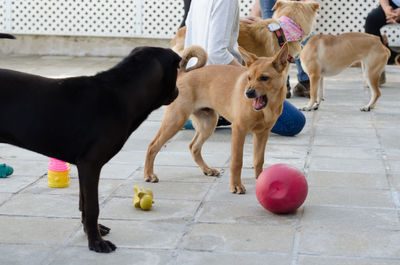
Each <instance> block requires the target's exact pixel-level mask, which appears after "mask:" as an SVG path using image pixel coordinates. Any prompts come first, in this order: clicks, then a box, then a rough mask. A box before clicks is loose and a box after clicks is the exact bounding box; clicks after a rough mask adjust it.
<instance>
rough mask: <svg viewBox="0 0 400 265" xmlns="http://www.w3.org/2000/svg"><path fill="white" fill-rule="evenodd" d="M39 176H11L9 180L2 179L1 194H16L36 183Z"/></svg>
mask: <svg viewBox="0 0 400 265" xmlns="http://www.w3.org/2000/svg"><path fill="white" fill-rule="evenodd" d="M38 179H39V177H38V176H21V175H15V174H13V175H11V176H9V177H7V178H0V192H10V193H16V192H19V191H21V190H23V189H24V188H26V187H28V186H29V185H31V184H32V183H35V182H36V181H37V180H38Z"/></svg>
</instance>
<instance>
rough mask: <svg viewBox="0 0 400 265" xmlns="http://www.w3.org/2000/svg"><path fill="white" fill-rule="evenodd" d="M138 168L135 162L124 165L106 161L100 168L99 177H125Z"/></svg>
mask: <svg viewBox="0 0 400 265" xmlns="http://www.w3.org/2000/svg"><path fill="white" fill-rule="evenodd" d="M134 164H136V165H134ZM139 168H140V167H139V166H138V165H137V163H131V164H129V163H127V164H126V165H125V164H123V165H121V164H113V163H107V164H105V165H104V166H103V168H102V169H101V173H100V179H127V178H129V177H130V176H131V175H132V174H133V173H135V172H136V171H137V170H138V169H139Z"/></svg>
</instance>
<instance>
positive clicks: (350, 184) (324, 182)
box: [307, 171, 389, 189]
mask: <svg viewBox="0 0 400 265" xmlns="http://www.w3.org/2000/svg"><path fill="white" fill-rule="evenodd" d="M307 182H308V185H309V186H310V187H325V188H359V189H388V188H389V183H388V180H387V177H386V175H384V174H378V173H377V174H366V173H349V172H334V171H309V172H308V174H307Z"/></svg>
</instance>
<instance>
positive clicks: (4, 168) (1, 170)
mask: <svg viewBox="0 0 400 265" xmlns="http://www.w3.org/2000/svg"><path fill="white" fill-rule="evenodd" d="M13 172H14V169H13V168H12V167H10V166H8V165H6V164H1V165H0V178H6V177H7V176H10V175H11V174H12V173H13Z"/></svg>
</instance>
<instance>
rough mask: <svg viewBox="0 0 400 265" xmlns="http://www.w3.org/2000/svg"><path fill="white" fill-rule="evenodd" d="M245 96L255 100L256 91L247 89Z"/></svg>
mask: <svg viewBox="0 0 400 265" xmlns="http://www.w3.org/2000/svg"><path fill="white" fill-rule="evenodd" d="M246 96H247V97H248V98H256V97H257V93H256V91H255V90H254V89H248V90H247V91H246Z"/></svg>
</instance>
